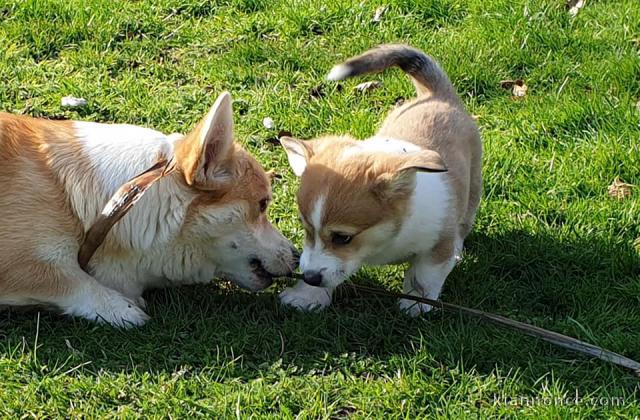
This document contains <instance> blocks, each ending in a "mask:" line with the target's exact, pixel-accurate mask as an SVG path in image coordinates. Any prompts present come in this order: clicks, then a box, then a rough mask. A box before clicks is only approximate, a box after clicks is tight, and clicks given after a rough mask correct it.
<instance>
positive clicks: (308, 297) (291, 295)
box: [280, 282, 333, 311]
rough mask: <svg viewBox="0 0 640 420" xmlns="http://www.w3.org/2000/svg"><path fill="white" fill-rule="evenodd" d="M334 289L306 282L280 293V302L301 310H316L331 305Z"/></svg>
mask: <svg viewBox="0 0 640 420" xmlns="http://www.w3.org/2000/svg"><path fill="white" fill-rule="evenodd" d="M332 294H333V290H332V289H326V288H324V287H313V286H309V285H307V284H306V283H304V282H300V283H298V284H296V285H295V286H294V287H289V288H287V289H285V290H283V291H282V293H280V302H282V304H283V305H287V306H292V307H294V308H296V309H299V310H301V311H316V310H320V309H324V308H326V307H327V306H329V305H331V295H332Z"/></svg>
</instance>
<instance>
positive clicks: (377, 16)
mask: <svg viewBox="0 0 640 420" xmlns="http://www.w3.org/2000/svg"><path fill="white" fill-rule="evenodd" d="M385 13H387V6H380V7H378V8H377V9H376V13H375V15H373V19H371V22H375V23H378V22H380V21H381V20H382V16H383V15H384V14H385Z"/></svg>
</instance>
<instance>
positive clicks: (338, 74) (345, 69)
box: [327, 64, 351, 81]
mask: <svg viewBox="0 0 640 420" xmlns="http://www.w3.org/2000/svg"><path fill="white" fill-rule="evenodd" d="M350 73H351V66H348V65H347V64H338V65H336V66H333V68H332V69H331V71H330V72H329V74H328V75H327V80H333V81H337V80H343V79H344V78H346V77H347V76H349V74H350Z"/></svg>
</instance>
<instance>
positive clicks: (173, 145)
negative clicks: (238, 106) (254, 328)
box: [0, 93, 297, 326]
mask: <svg viewBox="0 0 640 420" xmlns="http://www.w3.org/2000/svg"><path fill="white" fill-rule="evenodd" d="M233 140H234V138H233V111H232V108H231V96H230V95H229V94H228V93H223V94H222V95H220V96H219V97H218V99H217V100H216V102H215V104H214V105H213V107H212V108H211V110H210V111H209V113H208V114H207V116H206V117H205V118H204V119H203V120H202V121H201V122H200V124H199V125H198V126H197V127H196V128H195V129H194V130H193V131H192V132H191V133H189V134H188V135H186V136H173V135H172V136H166V135H164V134H162V133H160V132H158V131H155V130H151V129H148V128H143V127H137V126H132V125H113V124H97V123H90V122H78V121H48V120H42V119H33V118H29V117H21V116H14V115H9V114H0V162H1V165H0V183H1V184H2V186H3V193H2V195H1V196H0V305H32V304H44V305H52V306H55V307H57V308H59V309H60V310H62V311H63V312H64V313H65V314H69V315H75V316H80V317H83V318H87V319H90V320H96V321H103V322H107V323H109V324H112V325H116V326H131V325H141V324H143V323H144V322H145V321H146V320H147V319H148V316H147V315H146V314H145V313H144V311H143V308H144V301H143V300H142V298H141V294H142V292H143V291H144V290H145V289H147V288H150V287H162V286H167V285H180V284H187V283H199V282H209V281H211V280H212V279H213V277H214V276H222V277H226V278H228V279H230V280H232V281H234V282H236V283H237V284H239V285H240V286H243V287H245V288H247V289H250V290H260V289H263V288H266V287H268V286H269V285H270V284H271V282H272V278H273V277H276V276H282V275H286V274H288V273H290V272H291V271H292V270H293V269H294V268H295V266H296V265H297V256H296V252H295V250H294V249H293V247H292V246H291V244H290V243H289V241H287V240H286V239H285V238H284V237H283V236H282V235H281V234H280V232H278V231H277V230H276V229H275V228H274V227H273V226H272V225H271V224H270V223H269V221H268V219H267V216H266V210H267V207H268V205H269V202H270V201H271V199H272V196H271V186H270V179H269V177H268V175H267V174H266V173H265V171H264V169H263V168H262V167H261V166H260V164H259V163H258V162H257V161H256V160H255V159H254V158H253V157H252V156H251V155H249V154H248V153H247V152H246V151H245V150H243V149H242V147H241V146H240V145H238V144H236V143H234V141H233ZM160 159H166V160H173V161H174V162H175V165H176V169H177V170H175V171H174V172H172V173H171V174H170V175H167V176H166V177H164V178H163V179H161V180H160V181H158V182H157V183H156V184H154V185H153V186H151V187H150V189H149V191H147V193H146V194H145V195H144V196H143V197H142V198H141V199H140V201H139V202H138V204H137V205H136V206H135V207H134V208H133V209H131V211H129V213H127V214H126V216H125V217H124V218H123V219H122V220H120V221H119V222H118V223H117V224H116V225H115V226H114V228H113V229H112V230H111V232H110V233H109V234H108V236H107V237H106V240H105V242H104V243H103V245H102V247H101V248H99V249H98V252H97V253H96V254H95V255H94V256H93V258H92V260H91V264H90V267H89V270H88V271H89V272H90V273H91V274H88V273H87V272H85V271H83V270H82V269H81V268H80V266H79V264H78V260H77V258H78V250H79V247H80V244H81V243H82V242H83V239H84V237H85V233H86V231H87V230H88V229H89V227H90V226H91V225H92V224H93V222H94V221H95V220H96V219H97V217H98V216H99V215H100V212H101V211H102V208H103V206H104V205H105V203H106V202H107V200H108V199H109V197H111V195H112V194H113V193H114V192H115V191H116V190H117V189H118V188H119V187H120V186H121V185H122V184H124V183H125V182H126V181H128V180H129V179H130V178H133V177H134V176H136V175H138V174H139V173H141V172H143V171H145V170H146V169H148V168H149V167H151V166H152V165H153V164H154V163H155V162H157V161H158V160H160Z"/></svg>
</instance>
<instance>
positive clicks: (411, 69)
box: [327, 44, 455, 96]
mask: <svg viewBox="0 0 640 420" xmlns="http://www.w3.org/2000/svg"><path fill="white" fill-rule="evenodd" d="M394 66H398V67H400V68H401V69H402V70H403V71H404V72H405V73H407V74H409V76H411V78H412V79H413V84H414V85H415V87H416V90H417V91H418V96H420V95H436V96H440V95H448V94H450V93H454V91H455V90H454V88H453V85H452V84H451V81H450V80H449V78H448V77H447V75H446V73H445V72H444V71H443V70H442V69H441V68H440V66H439V65H438V63H436V62H435V60H434V59H433V58H431V57H430V56H428V55H427V54H425V53H423V52H422V51H420V50H418V49H416V48H413V47H410V46H408V45H402V44H385V45H381V46H379V47H376V48H372V49H370V50H369V51H367V52H365V53H364V54H361V55H359V56H357V57H353V58H350V59H349V60H347V61H345V62H344V63H342V64H338V65H336V66H334V67H333V68H332V69H331V71H330V72H329V74H328V75H327V79H329V80H344V79H347V78H349V77H353V76H358V75H360V74H364V73H374V72H380V71H383V70H385V69H387V68H389V67H394Z"/></svg>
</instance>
